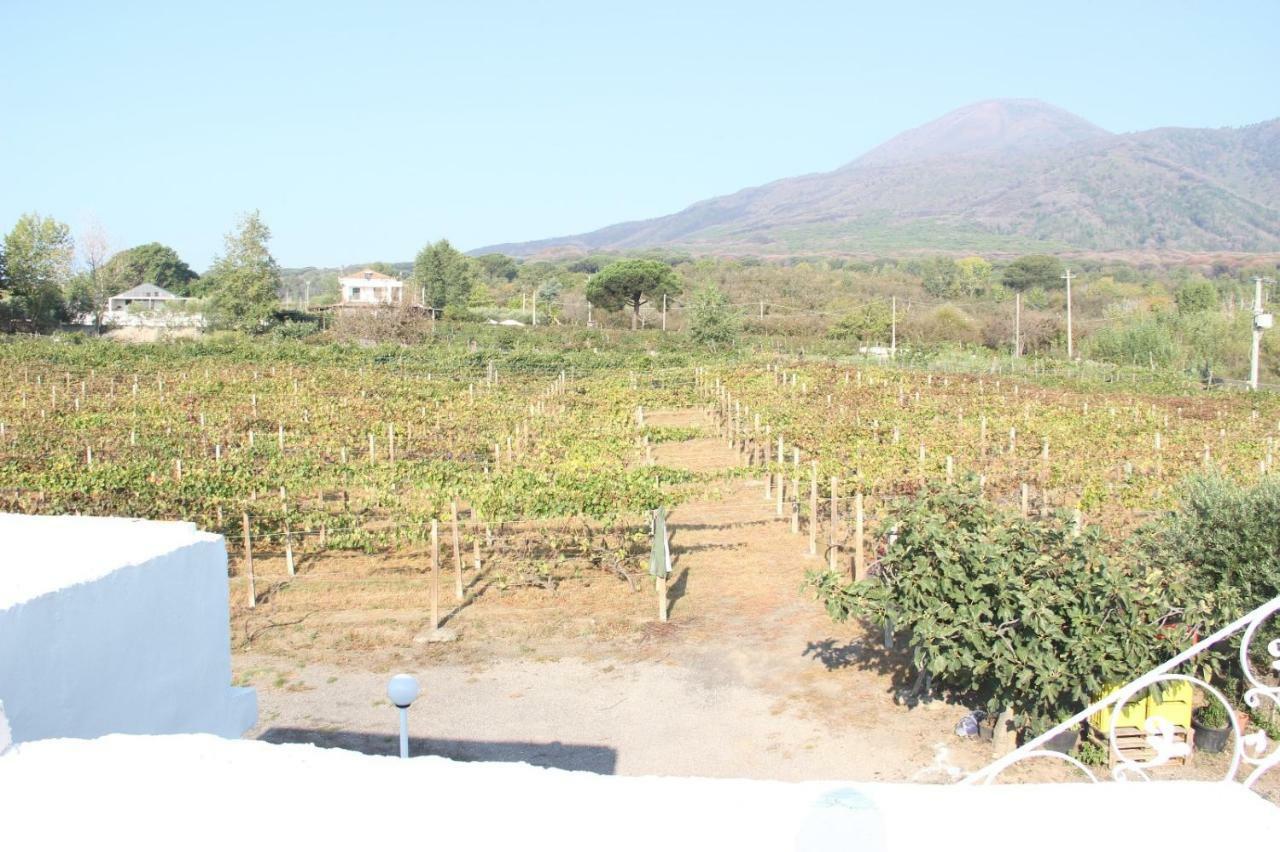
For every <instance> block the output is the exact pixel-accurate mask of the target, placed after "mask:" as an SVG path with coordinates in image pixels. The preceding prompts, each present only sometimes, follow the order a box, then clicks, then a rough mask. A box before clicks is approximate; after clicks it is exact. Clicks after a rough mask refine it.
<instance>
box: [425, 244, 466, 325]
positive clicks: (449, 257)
mask: <svg viewBox="0 0 1280 852" xmlns="http://www.w3.org/2000/svg"><path fill="white" fill-rule="evenodd" d="M476 278H477V275H476V264H475V261H473V260H472V259H471V258H469V257H467V256H466V255H464V254H463V253H462V252H460V251H458V250H457V249H455V248H454V247H453V246H451V245H449V241H448V240H440V241H439V242H435V243H431V244H430V245H427V246H425V247H424V248H423V249H422V251H420V252H418V256H417V257H416V258H414V261H413V283H414V284H415V285H417V288H418V291H419V292H420V293H422V297H423V302H424V304H425V305H427V306H429V307H431V308H433V309H434V310H436V311H444V310H445V309H446V308H448V307H450V306H453V307H454V308H455V309H463V308H466V306H467V304H468V302H469V301H470V299H471V288H472V287H474V286H475V284H476Z"/></svg>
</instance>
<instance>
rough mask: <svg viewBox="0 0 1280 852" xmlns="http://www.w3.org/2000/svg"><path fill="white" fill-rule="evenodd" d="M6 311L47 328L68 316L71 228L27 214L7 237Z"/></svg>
mask: <svg viewBox="0 0 1280 852" xmlns="http://www.w3.org/2000/svg"><path fill="white" fill-rule="evenodd" d="M4 256H5V270H6V271H5V276H6V278H7V282H8V283H7V291H8V292H7V293H0V298H3V299H4V302H5V308H6V310H5V313H7V314H9V315H10V316H11V317H13V318H14V319H21V320H27V321H30V322H31V323H33V324H34V325H35V327H36V328H37V329H40V330H47V329H50V328H53V327H55V326H57V324H58V323H60V322H63V321H65V320H66V319H67V306H66V302H65V300H64V299H63V295H62V292H63V287H65V286H66V284H67V282H68V281H70V280H71V264H72V260H73V259H74V257H75V246H74V243H73V242H72V240H71V229H70V228H69V227H67V226H66V225H65V224H63V223H62V222H59V221H57V220H56V219H52V218H49V217H45V216H41V215H40V214H38V213H24V214H23V215H22V216H21V217H20V218H19V219H18V221H17V223H16V224H15V225H14V226H13V230H11V231H10V232H9V233H8V234H6V235H5V238H4Z"/></svg>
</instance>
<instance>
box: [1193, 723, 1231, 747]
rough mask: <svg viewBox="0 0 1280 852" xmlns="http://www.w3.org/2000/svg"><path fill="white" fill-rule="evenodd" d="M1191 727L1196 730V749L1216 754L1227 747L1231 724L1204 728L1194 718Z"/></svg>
mask: <svg viewBox="0 0 1280 852" xmlns="http://www.w3.org/2000/svg"><path fill="white" fill-rule="evenodd" d="M1191 727H1192V728H1194V729H1195V732H1196V750H1197V751H1203V752H1208V753H1209V754H1217V753H1218V752H1220V751H1222V750H1223V749H1225V748H1226V747H1227V738H1228V737H1230V736H1231V726H1230V725H1227V726H1225V727H1222V728H1206V727H1205V726H1204V725H1202V724H1200V723H1199V722H1198V721H1195V720H1194V719H1193V720H1192V722H1191Z"/></svg>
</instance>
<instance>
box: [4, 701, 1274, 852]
mask: <svg viewBox="0 0 1280 852" xmlns="http://www.w3.org/2000/svg"><path fill="white" fill-rule="evenodd" d="M419 701H420V702H421V701H429V693H428V695H427V696H426V697H425V698H420V699H419ZM416 706H417V705H415V707H416ZM395 724H396V723H395V712H394V711H393V710H391V709H388V712H387V732H388V733H391V732H393V731H394V730H395ZM0 805H3V807H0V843H3V842H4V840H5V838H6V836H7V837H9V838H28V842H27V843H26V844H25V845H22V844H19V845H17V846H15V847H14V848H50V849H78V848H93V847H96V846H98V845H100V844H101V839H102V838H103V837H127V838H128V839H129V845H130V846H131V847H132V848H138V849H168V848H172V847H174V846H178V847H182V846H188V845H192V844H194V845H195V846H196V847H197V848H202V849H204V848H209V849H236V848H253V849H281V850H285V849H375V850H400V849H414V850H416V849H442V850H462V849H485V850H488V849H520V850H524V849H532V850H540V849H555V850H577V849H583V850H592V852H597V850H602V849H608V850H611V852H613V850H632V849H635V850H645V852H652V850H655V849H657V850H668V849H678V850H679V849H698V850H719V849H733V850H757V849H759V850H769V852H776V851H777V850H792V849H801V850H840V852H848V850H860V852H862V850H866V852H873V850H912V852H962V850H975V852H994V850H1006V849H1008V850H1022V849H1033V850H1036V852H1043V850H1058V849H1063V850H1068V849H1069V850H1073V852H1080V850H1109V849H1125V850H1138V849H1149V848H1152V844H1153V843H1156V845H1157V846H1159V845H1161V842H1163V841H1160V842H1157V841H1153V839H1152V838H1163V837H1164V836H1165V835H1166V834H1168V833H1169V829H1171V828H1172V829H1173V830H1174V835H1173V836H1174V837H1175V838H1176V840H1174V841H1172V842H1173V844H1174V845H1175V846H1176V847H1177V848H1179V849H1240V850H1246V849H1264V848H1270V846H1269V845H1268V844H1271V845H1274V844H1273V840H1274V838H1275V837H1277V836H1278V835H1277V832H1278V831H1280V808H1276V807H1275V806H1274V805H1271V804H1269V803H1267V802H1265V801H1263V800H1262V799H1261V798H1260V797H1259V796H1257V795H1256V794H1254V793H1251V792H1250V791H1248V790H1246V789H1244V788H1243V787H1240V786H1238V785H1228V784H1221V783H1205V782H1200V783H1195V782H1151V783H1142V782H1135V783H1129V784H1113V783H1106V784H1097V785H1094V784H1013V785H997V786H992V787H985V788H982V787H956V786H951V785H915V784H865V783H842V782H831V781H824V782H805V783H798V784H797V783H785V782H780V781H745V780H733V779H707V778H655V777H648V778H637V777H621V776H605V775H593V774H591V773H586V772H566V771H563V770H558V769H541V768H535V767H531V766H528V765H526V764H512V763H455V762H453V761H449V760H445V759H444V758H439V757H415V758H412V759H410V760H400V759H399V758H395V757H371V756H367V755H361V754H357V753H355V752H349V751H342V750H339V749H318V748H315V747H314V746H306V745H270V744H267V743H262V742H254V741H250V740H220V739H217V738H215V737H208V736H175V737H121V736H114V737H105V738H102V739H99V740H92V741H76V740H46V741H42V742H36V743H26V744H22V745H18V746H15V747H14V748H13V749H11V750H10V751H9V753H8V754H6V755H3V756H0ZM34 838H38V839H39V842H38V843H37V842H34V840H32V839H34ZM1164 845H1169V843H1168V842H1164Z"/></svg>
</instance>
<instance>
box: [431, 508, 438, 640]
mask: <svg viewBox="0 0 1280 852" xmlns="http://www.w3.org/2000/svg"><path fill="white" fill-rule="evenodd" d="M431 629H432V630H439V629H440V521H438V520H436V519H435V518H432V519H431Z"/></svg>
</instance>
